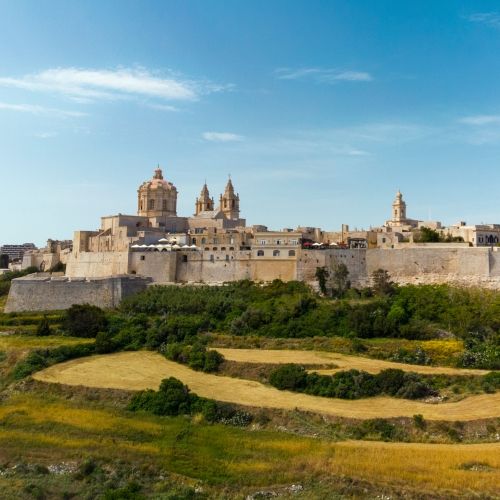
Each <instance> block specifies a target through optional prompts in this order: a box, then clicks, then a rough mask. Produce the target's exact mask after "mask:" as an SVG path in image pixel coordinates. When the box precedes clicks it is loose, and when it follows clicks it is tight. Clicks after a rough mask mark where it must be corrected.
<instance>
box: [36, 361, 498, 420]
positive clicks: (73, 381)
mask: <svg viewBox="0 0 500 500" xmlns="http://www.w3.org/2000/svg"><path fill="white" fill-rule="evenodd" d="M166 377H176V378H178V379H179V380H181V381H182V382H183V383H185V384H187V385H188V386H189V387H190V389H191V390H192V391H193V392H195V393H197V394H198V395H200V396H203V397H207V398H212V399H216V400H218V401H224V402H229V403H237V404H241V405H245V406H254V407H267V408H278V409H287V410H293V409H295V408H298V409H301V410H304V411H312V412H316V413H325V414H329V415H336V416H340V417H347V418H359V419H368V418H392V417H411V416H413V415H415V414H421V415H423V416H424V418H426V419H428V420H450V421H455V420H476V419H481V418H494V417H498V416H500V392H498V393H495V394H481V395H478V396H471V397H468V398H466V399H463V400H462V401H458V402H453V403H442V404H426V403H423V402H420V401H410V400H406V399H396V398H389V397H376V398H367V399H360V400H355V401H347V400H343V399H333V398H322V397H318V396H309V395H307V394H298V393H293V392H288V391H280V390H278V389H275V388H274V387H269V386H265V385H263V384H260V383H259V382H255V381H251V380H242V379H238V378H231V377H222V376H217V375H210V374H206V373H202V372H196V371H194V370H191V369H190V368H188V367H186V366H183V365H180V364H178V363H174V362H172V361H168V360H166V359H165V358H164V357H163V356H161V355H160V354H157V353H154V352H150V351H138V352H120V353H115V354H107V355H101V356H92V357H88V358H81V359H76V360H72V361H68V362H66V363H61V364H58V365H54V366H51V367H49V368H47V369H45V370H42V371H41V372H38V373H36V374H34V376H33V378H35V379H36V380H40V381H43V382H51V383H60V384H66V385H84V386H87V387H101V388H113V389H128V390H141V389H157V388H158V387H159V384H160V382H161V380H162V379H164V378H166Z"/></svg>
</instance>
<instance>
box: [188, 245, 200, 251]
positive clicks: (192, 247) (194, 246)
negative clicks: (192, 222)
mask: <svg viewBox="0 0 500 500" xmlns="http://www.w3.org/2000/svg"><path fill="white" fill-rule="evenodd" d="M189 248H191V249H193V250H198V247H197V246H196V245H191V246H190V247H189Z"/></svg>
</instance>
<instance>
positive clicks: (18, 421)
mask: <svg viewBox="0 0 500 500" xmlns="http://www.w3.org/2000/svg"><path fill="white" fill-rule="evenodd" d="M0 424H2V425H0V450H1V449H4V448H8V449H12V450H13V453H18V452H19V450H22V452H23V453H24V456H27V457H37V456H45V454H49V456H62V457H66V458H65V459H66V460H67V459H68V458H72V456H74V454H75V453H80V452H81V451H82V450H84V452H85V453H87V454H90V455H96V454H97V455H103V456H110V457H116V459H117V460H119V459H123V457H125V456H127V457H129V458H130V457H131V458H132V459H134V460H137V461H139V460H142V461H147V462H149V463H155V461H158V462H161V464H162V467H164V468H166V470H167V471H169V472H172V473H177V474H182V475H184V476H189V477H192V478H199V479H201V480H203V481H209V482H211V483H212V484H230V485H233V487H235V488H240V489H242V490H243V491H245V488H248V487H254V488H255V487H260V488H262V487H269V486H272V485H279V484H290V483H291V482H299V483H302V484H308V483H309V484H311V482H315V480H318V481H319V482H321V480H323V479H325V478H328V477H329V476H332V477H338V476H341V475H344V476H346V477H347V478H356V479H362V480H366V481H370V482H372V483H373V484H376V485H379V486H383V485H385V484H387V485H392V486H397V485H400V486H401V487H402V488H408V487H409V488H414V489H415V490H418V491H419V492H420V493H421V494H428V495H429V496H430V497H432V496H433V493H434V494H435V493H436V492H439V493H441V495H445V494H446V491H452V492H454V494H455V495H464V496H465V495H466V494H471V493H472V494H475V495H476V496H477V495H480V494H482V495H483V496H484V495H488V494H489V495H498V494H499V493H500V491H499V484H500V444H498V443H488V444H475V445H460V444H454V445H447V444H438V445H436V444H414V443H382V442H368V441H363V442H361V441H345V442H339V443H332V442H329V441H325V440H320V439H311V438H305V437H301V436H295V435H291V434H285V433H278V432H271V431H252V432H249V431H248V430H244V429H238V428H234V427H231V426H220V425H210V426H209V425H203V424H196V425H193V424H192V423H191V422H190V421H189V420H187V419H183V418H168V419H165V418H161V417H155V416H152V415H146V414H140V415H135V414H127V413H122V412H120V411H118V410H116V409H110V408H107V409H104V408H92V407H89V408H81V407H78V406H76V405H75V404H74V403H72V402H71V401H69V400H66V399H62V398H54V397H52V398H46V397H41V396H38V395H33V394H17V395H13V396H11V397H10V398H9V400H8V402H7V404H4V405H3V406H1V407H0ZM186 430H189V432H187V433H186ZM186 434H187V437H184V438H182V437H180V436H186ZM179 447H182V448H179ZM180 449H181V450H182V451H181V452H179V450H180ZM221 450H223V452H222V451H221ZM179 457H180V458H179ZM31 459H32V460H33V459H34V458H31ZM478 462H479V463H483V464H484V465H485V466H486V468H487V469H488V470H483V471H481V470H464V465H465V464H471V463H478ZM243 498H244V496H243ZM301 498H304V497H303V496H302V497H301ZM310 498H325V496H324V495H321V496H320V495H318V496H316V495H314V494H311V495H310Z"/></svg>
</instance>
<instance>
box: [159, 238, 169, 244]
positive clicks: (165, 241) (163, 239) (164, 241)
mask: <svg viewBox="0 0 500 500" xmlns="http://www.w3.org/2000/svg"><path fill="white" fill-rule="evenodd" d="M158 241H159V242H160V241H161V242H163V243H168V240H167V238H160V239H159V240H158Z"/></svg>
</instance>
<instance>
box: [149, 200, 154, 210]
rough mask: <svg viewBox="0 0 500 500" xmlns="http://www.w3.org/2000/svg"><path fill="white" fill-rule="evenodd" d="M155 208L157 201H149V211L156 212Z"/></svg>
mask: <svg viewBox="0 0 500 500" xmlns="http://www.w3.org/2000/svg"><path fill="white" fill-rule="evenodd" d="M154 208H155V200H149V210H154Z"/></svg>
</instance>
